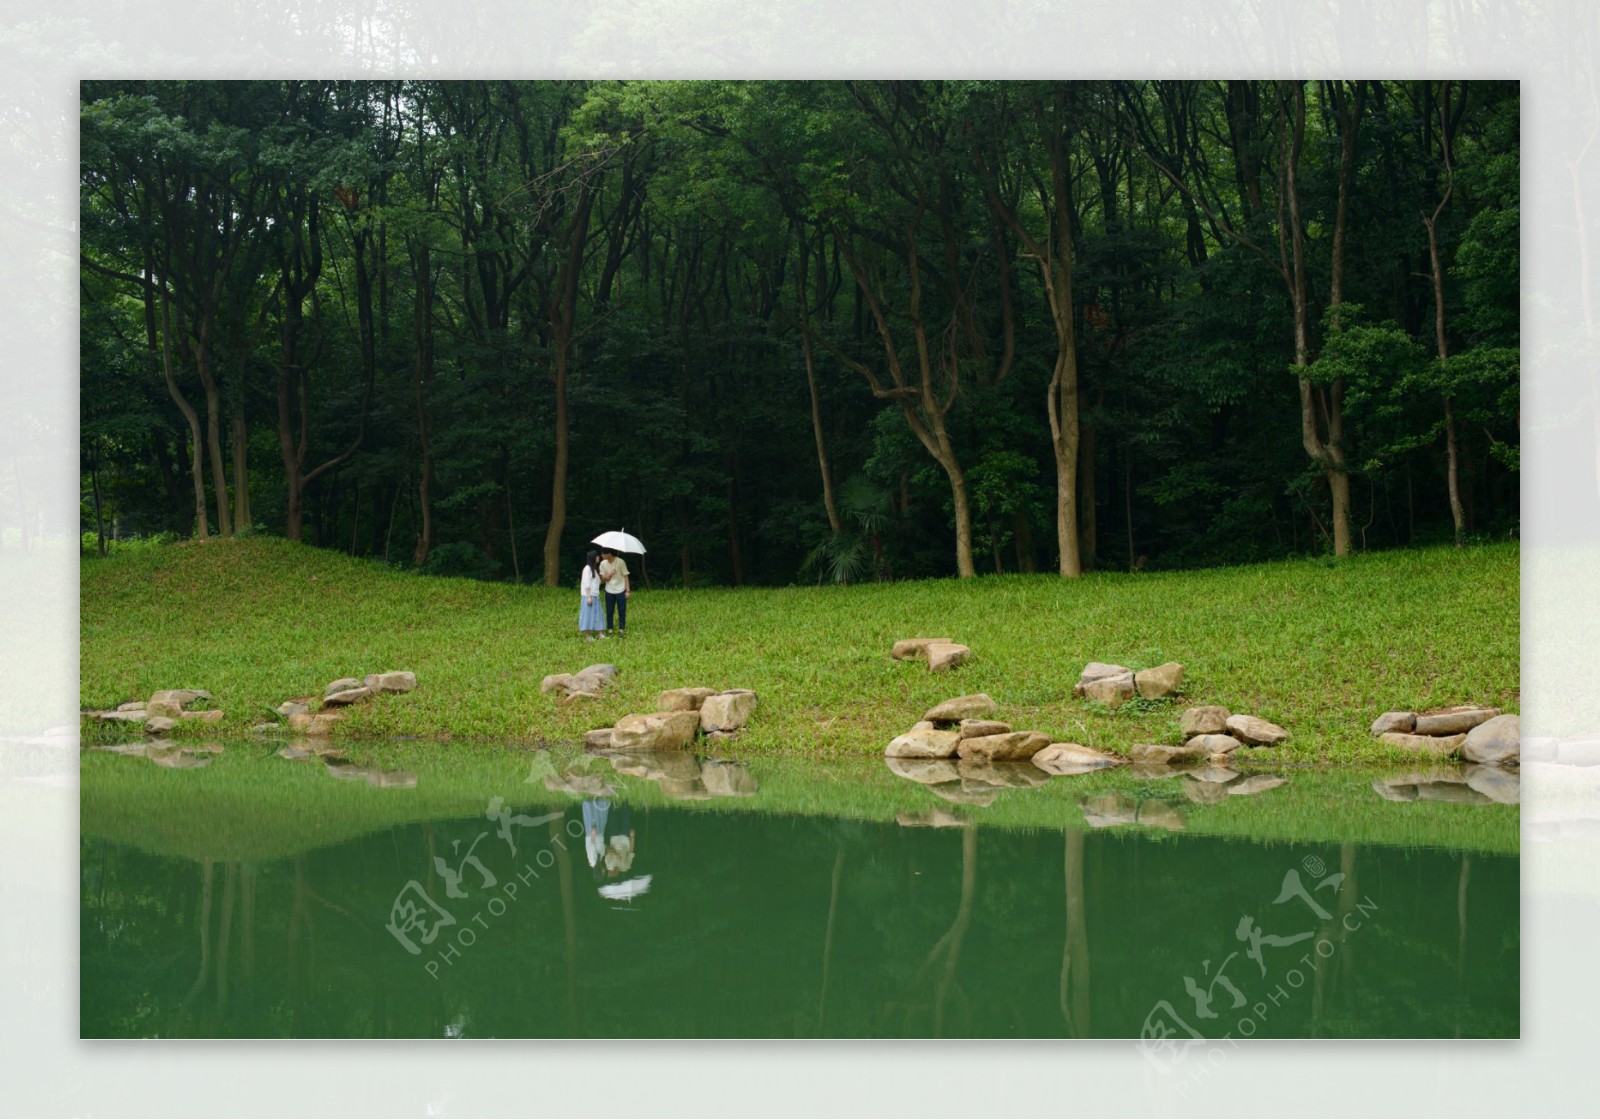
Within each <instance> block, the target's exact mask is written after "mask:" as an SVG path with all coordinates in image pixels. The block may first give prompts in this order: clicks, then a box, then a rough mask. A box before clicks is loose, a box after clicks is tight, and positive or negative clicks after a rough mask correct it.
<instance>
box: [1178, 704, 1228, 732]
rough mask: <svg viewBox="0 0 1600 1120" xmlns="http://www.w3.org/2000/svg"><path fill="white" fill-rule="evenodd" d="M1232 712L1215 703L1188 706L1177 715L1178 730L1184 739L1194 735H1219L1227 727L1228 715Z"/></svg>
mask: <svg viewBox="0 0 1600 1120" xmlns="http://www.w3.org/2000/svg"><path fill="white" fill-rule="evenodd" d="M1232 714H1233V713H1232V712H1230V711H1228V709H1227V708H1223V707H1219V706H1218V705H1216V704H1208V705H1205V706H1204V707H1199V708H1189V709H1188V710H1186V711H1185V712H1184V713H1183V715H1181V716H1179V717H1178V730H1180V731H1182V732H1183V737H1184V738H1185V739H1192V738H1194V737H1195V736H1196V735H1220V734H1222V733H1223V732H1224V731H1226V730H1227V729H1228V717H1229V716H1230V715H1232Z"/></svg>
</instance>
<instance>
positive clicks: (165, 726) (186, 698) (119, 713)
mask: <svg viewBox="0 0 1600 1120" xmlns="http://www.w3.org/2000/svg"><path fill="white" fill-rule="evenodd" d="M209 699H211V693H209V692H207V691H206V690H205V689H203V688H168V689H163V690H161V691H159V692H152V693H151V694H150V699H148V700H134V701H131V702H129V703H127V704H122V705H120V706H119V707H118V708H117V709H116V710H115V711H111V712H90V713H88V714H89V715H92V716H93V717H95V718H96V719H100V720H104V721H106V722H109V723H137V724H140V725H141V726H142V727H143V728H144V731H145V733H146V734H148V735H165V734H167V733H168V732H169V731H171V730H172V729H173V728H174V727H177V726H178V724H179V723H180V722H183V721H185V720H199V721H200V722H201V723H221V722H222V713H221V712H220V711H217V710H214V709H213V710H209V711H189V710H187V709H188V707H189V705H190V704H193V703H194V702H195V701H197V700H209Z"/></svg>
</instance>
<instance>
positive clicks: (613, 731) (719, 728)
mask: <svg viewBox="0 0 1600 1120" xmlns="http://www.w3.org/2000/svg"><path fill="white" fill-rule="evenodd" d="M756 704H757V699H756V694H755V693H754V692H751V691H750V690H749V689H748V688H729V689H723V690H722V691H720V692H719V691H717V690H716V689H714V688H669V689H667V690H666V691H665V692H663V693H661V695H660V696H658V697H656V710H655V711H653V712H646V713H643V714H640V715H627V716H623V717H622V718H621V719H619V720H618V721H617V722H616V725H615V726H614V727H601V728H597V729H595V730H594V731H590V732H589V733H588V734H586V735H585V736H584V737H583V745H584V746H585V747H587V748H588V749H590V750H597V751H671V750H681V749H682V748H684V747H687V746H689V745H690V744H691V743H693V742H694V740H695V737H696V736H697V735H703V736H705V737H706V738H707V739H710V740H712V741H718V740H725V739H731V738H733V737H734V736H735V735H737V734H738V732H739V731H740V730H741V729H742V728H743V727H744V725H745V724H746V723H748V722H749V720H750V717H751V715H752V714H754V712H755V710H756Z"/></svg>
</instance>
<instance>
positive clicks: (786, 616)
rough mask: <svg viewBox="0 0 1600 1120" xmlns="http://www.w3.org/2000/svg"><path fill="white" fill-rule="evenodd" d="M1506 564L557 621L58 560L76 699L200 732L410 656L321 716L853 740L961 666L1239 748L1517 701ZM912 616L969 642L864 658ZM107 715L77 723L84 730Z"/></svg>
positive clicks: (1200, 578)
mask: <svg viewBox="0 0 1600 1120" xmlns="http://www.w3.org/2000/svg"><path fill="white" fill-rule="evenodd" d="M1518 566H1519V550H1518V548H1517V546H1516V545H1514V544H1503V545H1492V546H1479V547H1474V548H1470V549H1465V550H1460V551H1457V550H1455V549H1448V548H1446V549H1432V550H1422V551H1405V552H1390V553H1382V554H1376V555H1370V556H1361V557H1356V558H1353V559H1350V560H1345V561H1340V562H1338V563H1334V562H1332V561H1295V562H1287V563H1275V564H1264V565H1255V566H1250V567H1238V568H1226V569H1213V570H1208V571H1199V572H1174V573H1155V574H1138V575H1126V574H1120V573H1119V574H1095V575H1090V576H1087V577H1085V578H1083V579H1081V580H1077V581H1064V580H1061V579H1058V578H1056V577H1054V576H999V577H981V578H979V579H975V580H970V581H965V582H961V581H953V580H945V581H929V582H919V583H900V584H890V585H868V586H859V587H846V588H839V587H826V588H815V587H792V588H762V589H719V590H692V591H651V590H648V589H646V588H644V587H643V586H642V581H636V584H637V585H638V586H639V590H638V592H637V593H636V594H635V596H634V600H633V603H632V608H631V613H630V623H631V625H630V631H631V634H630V636H629V638H628V639H627V640H626V641H625V642H624V641H615V640H613V641H606V642H599V643H594V644H585V643H584V642H583V641H581V640H580V638H579V636H578V633H577V612H578V593H577V591H576V589H575V588H573V589H568V588H563V589H559V590H549V589H546V588H543V587H512V586H507V585H504V584H484V583H475V582H471V581H467V580H451V579H438V578H430V577H422V576H416V575H410V574H407V573H403V572H399V571H395V570H391V569H387V568H384V567H382V566H380V565H377V564H374V563H371V562H368V561H360V560H352V559H349V558H347V557H345V556H342V555H339V554H337V553H332V552H327V551H322V550H318V549H313V548H309V547H305V546H301V545H296V544H293V543H290V542H287V541H283V540H277V539H270V538H253V539H244V540H232V541H230V540H221V541H211V542H209V543H206V544H198V543H194V542H189V543H183V544H175V545H165V546H157V547H142V548H129V549H125V550H121V551H118V552H114V553H113V554H112V555H111V556H110V557H107V558H105V559H98V558H87V559H85V560H83V562H82V565H81V568H82V573H81V574H82V579H81V641H82V645H81V686H80V687H81V702H82V705H83V706H84V707H85V708H103V707H114V706H115V705H117V704H118V703H121V702H123V701H127V700H134V699H142V698H144V697H146V696H148V695H149V694H150V693H151V692H152V691H154V690H156V689H159V688H179V687H200V688H207V689H210V690H211V691H212V692H213V693H214V694H215V700H214V701H213V703H214V705H215V706H216V707H219V708H221V709H222V710H223V711H224V712H225V713H226V714H227V716H226V721H225V723H224V725H223V729H222V732H223V737H228V736H233V735H240V734H243V732H244V730H245V728H246V727H248V726H249V725H250V724H252V723H256V722H258V721H260V720H262V719H263V718H268V717H267V711H268V709H270V708H272V707H273V706H275V705H276V704H278V703H279V702H281V701H282V700H284V699H287V698H289V697H298V696H306V695H313V694H314V695H319V696H320V694H321V691H322V687H323V685H325V684H326V683H327V682H328V681H330V680H333V679H335V678H337V677H343V676H361V675H363V674H366V673H370V672H377V671H381V670H387V669H410V670H413V671H415V672H416V674H417V679H418V687H417V690H416V691H415V692H413V693H409V694H405V695H397V696H386V697H382V698H379V699H377V700H375V701H372V702H369V703H367V704H366V705H364V706H358V707H356V708H355V709H352V710H351V714H350V716H349V717H348V718H347V719H346V720H345V722H344V724H343V725H342V727H341V731H340V733H341V735H345V736H349V737H353V738H375V737H391V736H409V735H415V736H426V737H437V738H449V739H452V740H455V741H456V742H455V743H453V744H452V746H451V747H450V748H449V749H451V750H470V749H475V745H474V744H473V743H472V742H471V741H480V742H490V743H505V742H506V741H508V740H514V741H519V742H532V743H537V742H542V741H563V740H572V739H575V738H577V737H579V736H580V735H581V734H582V733H583V732H584V731H586V730H588V729H590V728H593V727H601V726H609V725H610V724H611V723H614V722H615V721H616V719H617V718H619V717H621V716H623V715H625V714H627V713H629V712H641V711H650V710H652V709H653V708H654V702H655V697H656V694H657V693H658V692H659V691H660V690H662V689H665V688H674V687H680V686H688V685H703V686H708V687H712V688H751V689H754V690H755V691H756V692H757V693H759V694H760V697H761V706H760V708H759V709H758V711H757V712H756V715H755V717H754V719H753V721H752V723H751V725H750V726H749V728H748V729H747V730H746V732H745V733H744V735H743V737H742V738H741V740H740V743H739V751H740V753H741V754H756V755H759V754H793V755H802V756H811V757H822V758H831V757H842V756H846V755H855V754H862V755H868V754H878V753H881V752H882V750H883V747H884V744H885V743H887V742H888V740H889V739H891V738H892V737H894V736H895V735H896V734H899V733H900V732H901V731H903V730H904V729H905V728H907V727H908V726H910V724H911V723H913V722H914V721H915V720H916V719H918V718H919V717H920V716H921V714H922V712H923V711H924V710H926V709H927V708H928V707H930V706H931V705H933V704H935V703H937V702H938V701H940V700H943V699H946V698H948V697H950V696H955V695H959V694H962V693H967V692H987V693H989V694H990V695H991V696H993V697H994V698H995V699H996V700H997V701H998V702H999V704H1000V707H1001V711H1000V713H999V717H998V718H1001V719H1006V720H1009V721H1010V722H1011V723H1012V724H1013V725H1014V726H1016V727H1017V728H1018V729H1028V728H1036V729H1038V730H1042V731H1045V732H1048V733H1049V734H1050V735H1052V736H1054V737H1057V738H1059V739H1066V740H1073V741H1077V742H1084V743H1091V744H1093V745H1096V746H1099V747H1103V748H1106V749H1110V750H1114V751H1117V750H1125V749H1126V748H1127V747H1128V746H1130V745H1131V744H1133V743H1136V742H1143V741H1168V742H1171V741H1177V739H1178V732H1177V720H1178V714H1179V712H1181V710H1182V708H1183V707H1185V706H1186V705H1187V704H1188V703H1207V704H1222V705H1225V706H1227V707H1229V708H1230V709H1232V710H1233V711H1236V712H1249V713H1252V714H1256V715H1260V716H1263V717H1265V718H1267V719H1270V720H1272V721H1274V722H1276V723H1279V724H1281V725H1283V726H1284V727H1286V728H1287V729H1288V730H1289V732H1290V735H1291V738H1290V740H1289V742H1288V743H1286V744H1284V745H1283V746H1282V747H1279V748H1276V749H1274V750H1271V751H1268V750H1259V751H1253V752H1251V755H1252V758H1251V761H1252V762H1261V763H1272V762H1297V763H1300V762H1314V761H1356V760H1360V761H1366V762H1389V761H1401V760H1402V757H1403V756H1402V755H1401V754H1400V753H1399V752H1397V751H1395V750H1393V749H1392V748H1387V747H1381V746H1379V745H1378V744H1377V743H1375V742H1374V741H1373V740H1372V739H1371V738H1370V737H1369V736H1368V735H1367V733H1366V727H1367V725H1368V724H1369V723H1370V722H1371V720H1372V719H1373V718H1374V717H1375V716H1376V715H1377V714H1378V713H1379V712H1381V711H1383V710H1385V709H1387V708H1419V709H1420V708H1425V707H1434V706H1439V705H1445V704H1453V703H1463V702H1469V701H1472V702H1485V703H1491V704H1495V705H1498V706H1499V707H1501V708H1504V709H1506V710H1508V711H1516V710H1517V709H1518V701H1519V695H1518V639H1519V632H1518ZM570 575H571V576H572V577H573V578H574V579H575V577H576V571H575V570H574V571H573V572H572V573H570ZM919 635H923V636H936V637H952V638H955V639H956V640H957V641H960V642H963V643H965V644H966V645H968V646H970V647H971V648H972V650H973V654H974V656H973V659H972V660H971V661H970V662H969V663H968V664H966V665H963V666H961V667H960V668H958V669H956V670H955V671H954V672H952V673H949V674H932V673H929V672H928V670H927V668H926V666H925V665H922V664H919V663H915V662H896V661H893V660H891V659H890V657H889V649H890V646H891V645H892V644H893V642H894V641H895V639H897V638H905V637H914V636H919ZM1090 660H1100V661H1115V662H1120V663H1122V664H1125V665H1129V666H1132V667H1134V668H1141V667H1146V666H1150V665H1155V664H1158V663H1161V662H1164V661H1169V660H1175V661H1181V662H1183V663H1184V664H1185V665H1186V666H1187V674H1186V679H1185V692H1186V698H1185V700H1184V701H1183V702H1180V703H1176V704H1172V703H1163V704H1141V705H1138V706H1137V709H1136V710H1135V709H1132V708H1125V709H1123V710H1121V711H1119V712H1116V713H1112V712H1108V711H1106V710H1104V709H1101V708H1097V707H1096V706H1095V705H1092V704H1087V703H1085V702H1083V701H1079V700H1074V699H1073V698H1072V694H1071V692H1072V685H1073V683H1074V681H1075V680H1076V679H1077V675H1078V672H1079V670H1080V669H1081V668H1082V667H1083V665H1084V663H1086V662H1088V661H1090ZM595 661H612V662H615V663H616V664H617V665H618V666H619V667H620V669H621V673H620V675H619V677H618V678H617V681H616V684H615V687H614V689H613V691H612V692H610V693H609V694H608V695H607V697H606V698H605V699H603V700H600V701H598V702H594V703H591V704H589V705H587V706H583V707H577V706H566V705H562V704H559V703H558V702H557V701H556V699H555V698H554V697H552V696H545V695H542V694H541V693H540V692H539V689H538V685H539V681H540V679H541V678H542V677H543V676H544V675H545V674H547V673H553V672H572V671H575V670H577V669H579V668H582V667H583V666H584V665H586V664H589V663H591V662H595ZM183 732H184V734H193V735H198V734H200V733H201V732H200V729H198V728H184V729H183ZM127 734H128V732H127V731H126V730H123V731H120V732H119V731H116V730H113V729H111V728H107V727H102V726H100V725H98V724H93V725H91V724H86V725H85V736H86V738H88V739H89V740H90V741H103V740H105V739H108V738H111V737H116V736H118V735H120V736H121V737H127ZM207 734H208V736H209V737H216V736H215V732H214V729H207ZM477 749H481V748H477Z"/></svg>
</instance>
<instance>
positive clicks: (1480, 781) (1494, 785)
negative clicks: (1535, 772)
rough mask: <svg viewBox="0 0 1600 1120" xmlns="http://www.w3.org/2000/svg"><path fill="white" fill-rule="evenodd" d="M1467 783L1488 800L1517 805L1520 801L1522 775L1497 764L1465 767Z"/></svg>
mask: <svg viewBox="0 0 1600 1120" xmlns="http://www.w3.org/2000/svg"><path fill="white" fill-rule="evenodd" d="M1467 785H1468V786H1470V787H1472V788H1473V789H1475V790H1477V791H1478V792H1479V793H1481V794H1483V795H1484V796H1485V797H1487V798H1488V799H1489V800H1490V801H1498V802H1499V803H1500V804H1502V805H1517V804H1520V803H1521V801H1522V776H1521V774H1519V773H1518V772H1517V771H1515V770H1503V769H1501V768H1500V767H1498V766H1469V767H1467Z"/></svg>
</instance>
